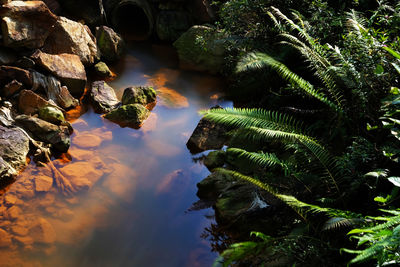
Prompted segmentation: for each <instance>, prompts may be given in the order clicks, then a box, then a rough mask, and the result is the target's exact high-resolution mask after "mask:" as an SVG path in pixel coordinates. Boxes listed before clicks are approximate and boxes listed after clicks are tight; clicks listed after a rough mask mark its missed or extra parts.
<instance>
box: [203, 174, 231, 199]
mask: <svg viewBox="0 0 400 267" xmlns="http://www.w3.org/2000/svg"><path fill="white" fill-rule="evenodd" d="M236 182H237V179H235V178H234V177H232V176H231V175H229V174H227V173H220V172H213V173H211V174H210V175H209V176H207V178H205V179H203V180H202V181H201V182H200V183H198V184H197V188H198V191H197V196H198V197H199V198H200V199H203V200H217V198H218V196H219V195H221V194H222V193H223V192H225V190H226V189H228V188H229V187H230V186H232V185H233V184H235V183H236Z"/></svg>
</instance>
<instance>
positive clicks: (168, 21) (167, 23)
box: [156, 10, 193, 41]
mask: <svg viewBox="0 0 400 267" xmlns="http://www.w3.org/2000/svg"><path fill="white" fill-rule="evenodd" d="M192 25H193V22H192V20H191V17H190V14H189V13H187V12H185V11H176V10H163V11H161V12H160V13H159V14H158V16H157V20H156V32H157V36H158V38H160V40H162V41H175V40H176V39H178V38H179V37H180V36H181V35H182V34H183V33H184V32H185V31H187V30H188V29H189V28H190V27H191V26H192Z"/></svg>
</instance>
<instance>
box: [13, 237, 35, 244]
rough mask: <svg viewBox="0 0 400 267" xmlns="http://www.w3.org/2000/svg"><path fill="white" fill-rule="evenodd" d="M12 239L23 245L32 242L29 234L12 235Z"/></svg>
mask: <svg viewBox="0 0 400 267" xmlns="http://www.w3.org/2000/svg"><path fill="white" fill-rule="evenodd" d="M13 239H14V240H15V241H17V242H18V243H20V244H22V245H24V246H30V245H32V244H33V243H34V241H33V239H32V237H30V236H14V237H13Z"/></svg>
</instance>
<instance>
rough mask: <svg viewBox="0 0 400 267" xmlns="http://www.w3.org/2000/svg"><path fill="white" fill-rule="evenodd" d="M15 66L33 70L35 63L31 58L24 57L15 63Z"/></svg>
mask: <svg viewBox="0 0 400 267" xmlns="http://www.w3.org/2000/svg"><path fill="white" fill-rule="evenodd" d="M15 66H17V67H19V68H22V69H26V70H27V69H33V68H34V67H35V61H33V59H31V58H29V57H25V56H23V57H21V58H20V59H18V60H17V62H15Z"/></svg>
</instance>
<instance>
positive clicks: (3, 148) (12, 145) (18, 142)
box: [0, 126, 29, 172]
mask: <svg viewBox="0 0 400 267" xmlns="http://www.w3.org/2000/svg"><path fill="white" fill-rule="evenodd" d="M28 153H29V138H28V137H27V136H26V135H25V134H24V133H23V132H22V131H21V130H20V129H18V128H6V127H3V126H0V157H1V158H2V159H3V160H4V161H5V162H6V163H8V164H9V165H10V166H11V167H13V168H15V169H16V170H21V169H22V168H23V167H25V166H26V156H27V155H28ZM0 162H1V160H0ZM6 163H3V164H2V169H3V172H4V171H6V170H7V164H6ZM10 172H12V170H10Z"/></svg>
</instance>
